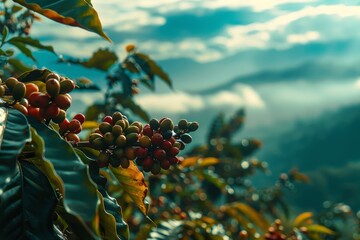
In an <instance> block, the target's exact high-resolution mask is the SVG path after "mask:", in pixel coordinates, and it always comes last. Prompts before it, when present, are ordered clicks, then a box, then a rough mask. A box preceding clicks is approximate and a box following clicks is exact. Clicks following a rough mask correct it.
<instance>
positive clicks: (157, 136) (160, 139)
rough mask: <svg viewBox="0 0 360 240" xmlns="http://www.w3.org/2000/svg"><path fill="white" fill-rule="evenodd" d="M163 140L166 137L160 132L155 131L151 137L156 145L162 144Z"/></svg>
mask: <svg viewBox="0 0 360 240" xmlns="http://www.w3.org/2000/svg"><path fill="white" fill-rule="evenodd" d="M163 140H164V138H163V136H162V135H161V134H160V133H155V134H154V135H153V136H152V138H151V143H152V144H153V145H154V146H161V144H162V142H163Z"/></svg>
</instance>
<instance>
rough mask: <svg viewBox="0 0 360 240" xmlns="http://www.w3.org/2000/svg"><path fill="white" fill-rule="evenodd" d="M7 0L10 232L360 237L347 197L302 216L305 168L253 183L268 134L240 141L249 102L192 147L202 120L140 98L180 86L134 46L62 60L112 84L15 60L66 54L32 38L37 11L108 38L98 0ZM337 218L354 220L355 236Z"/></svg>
mask: <svg viewBox="0 0 360 240" xmlns="http://www.w3.org/2000/svg"><path fill="white" fill-rule="evenodd" d="M1 2H2V7H1V8H0V13H1V15H0V23H1V25H0V30H1V33H2V37H1V45H0V57H1V59H0V60H1V74H0V76H1V80H0V239H9V240H12V239H49V240H50V239H136V240H142V239H152V240H160V239H196V240H198V239H199V240H202V239H242V240H245V239H264V240H270V239H274V240H282V239H294V240H295V239H296V240H300V239H339V237H341V236H345V237H349V236H350V237H353V238H354V239H356V237H358V236H359V226H360V224H359V216H358V215H355V214H353V212H352V211H351V209H350V208H349V207H347V206H346V205H344V204H333V205H332V204H330V203H328V204H327V205H326V208H325V209H324V210H323V211H322V212H320V213H319V215H315V214H313V213H312V212H304V213H300V214H299V215H297V216H294V213H293V212H291V209H290V208H289V206H288V205H287V204H286V201H285V198H284V194H285V192H286V191H290V192H291V191H292V190H293V189H294V187H295V184H296V183H297V182H302V183H307V182H308V181H309V179H308V177H307V176H306V175H304V174H302V173H301V172H299V171H298V170H297V169H293V170H290V171H289V172H288V173H282V174H281V175H280V176H279V179H278V181H276V182H275V183H274V185H273V186H271V187H267V188H263V189H258V188H256V187H254V186H252V184H251V181H250V177H251V176H252V175H253V174H255V172H256V171H257V170H260V171H263V172H266V171H268V165H267V163H266V162H262V161H259V160H257V159H256V158H254V157H253V153H254V152H256V151H257V150H258V149H259V148H260V147H261V142H260V141H259V140H256V139H241V140H240V141H238V142H235V143H234V141H233V137H234V135H235V134H236V133H237V132H238V131H239V130H240V129H241V127H242V126H243V124H244V121H245V111H244V110H243V109H240V110H239V111H237V112H236V113H235V114H234V115H233V116H232V117H231V118H230V119H229V120H226V118H225V115H224V114H219V115H218V116H217V117H216V118H215V119H214V120H213V123H212V125H211V126H210V128H209V133H208V137H207V139H206V142H205V144H203V145H200V146H195V147H192V148H190V146H189V145H188V144H190V143H191V142H192V136H191V134H192V133H193V132H195V131H197V129H198V128H199V124H198V123H197V122H196V121H193V120H191V121H189V120H186V119H180V120H177V121H174V120H172V119H170V118H168V117H164V118H162V119H154V118H150V117H149V115H148V114H147V113H146V112H145V111H144V110H143V109H142V108H141V107H140V106H139V105H137V104H136V102H135V100H134V97H133V96H134V95H136V94H139V93H140V88H141V87H147V88H148V89H150V90H151V91H155V81H157V80H161V81H163V82H164V83H165V84H167V85H168V86H169V88H170V89H172V88H173V85H172V80H171V79H170V77H169V76H168V74H167V73H166V72H165V71H164V70H163V69H162V68H161V67H160V66H159V65H158V64H157V63H156V62H155V61H154V60H153V59H151V58H150V56H148V55H146V54H144V53H141V52H139V51H138V48H137V47H136V46H135V45H133V44H129V45H127V46H126V52H127V56H126V57H125V59H123V60H122V61H119V57H118V56H117V54H116V53H114V52H112V51H110V50H109V49H99V50H97V51H96V52H95V53H93V55H92V56H91V57H89V58H88V59H78V58H74V57H64V58H63V57H61V58H59V64H60V63H64V62H65V63H70V64H79V65H82V66H83V67H86V68H95V69H98V70H100V71H104V72H106V73H107V77H106V80H107V86H105V87H104V86H98V85H96V84H94V83H93V81H91V80H90V79H87V78H82V79H70V78H69V77H67V76H62V75H61V74H59V73H56V72H54V71H51V70H49V69H36V68H31V67H28V66H26V65H25V64H23V63H22V62H21V61H20V60H19V59H17V58H16V57H14V55H13V54H14V50H13V47H15V48H16V52H17V53H18V54H23V55H25V56H26V57H28V58H30V59H32V60H33V61H34V63H36V59H35V57H34V55H33V54H32V49H33V48H35V49H40V50H45V51H49V52H52V53H54V54H56V53H55V51H54V49H53V47H52V46H46V45H43V44H42V43H40V41H39V40H37V39H34V38H31V37H30V35H31V31H30V30H31V27H32V24H33V22H34V21H35V20H38V19H40V18H39V17H38V15H42V16H44V17H47V18H49V19H52V20H54V21H57V22H59V23H61V24H66V25H69V26H73V27H74V26H75V27H80V28H83V29H85V30H88V31H92V32H95V33H97V34H98V35H100V36H101V37H103V38H104V39H106V40H109V38H108V37H107V35H106V34H105V33H104V32H103V30H102V27H101V22H100V20H99V18H98V15H97V13H96V10H95V9H94V8H93V6H92V5H91V3H90V1H82V0H75V1H74V0H72V1H70V0H62V1H53V2H52V4H48V3H46V1H39V0H32V1H24V0H14V1H13V2H11V1H6V0H2V1H1ZM69 9H71V11H69ZM103 89H106V90H105V92H104V98H103V99H101V100H100V102H96V103H95V104H94V105H92V106H88V109H87V110H86V111H85V112H84V113H76V114H75V115H73V114H72V115H71V114H70V113H69V108H70V107H71V105H72V96H71V95H72V93H73V92H74V91H101V90H103ZM134 119H138V120H134ZM185 150H187V152H186V154H185V153H184V151H185ZM339 219H341V221H340V224H341V223H345V221H348V220H349V219H351V221H352V225H351V226H352V227H351V230H349V231H351V232H352V233H353V234H352V235H351V234H349V233H348V232H347V233H346V232H344V231H342V229H343V227H339ZM343 225H344V224H343ZM343 225H341V226H343ZM348 239H350V238H348Z"/></svg>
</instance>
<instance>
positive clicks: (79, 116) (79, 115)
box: [73, 113, 85, 124]
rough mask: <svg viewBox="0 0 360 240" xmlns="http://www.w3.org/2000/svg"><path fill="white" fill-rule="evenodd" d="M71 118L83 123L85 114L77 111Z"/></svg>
mask: <svg viewBox="0 0 360 240" xmlns="http://www.w3.org/2000/svg"><path fill="white" fill-rule="evenodd" d="M73 119H76V120H78V121H79V122H80V123H81V124H83V123H84V122H85V115H84V114H82V113H78V114H76V115H75V116H74V117H73Z"/></svg>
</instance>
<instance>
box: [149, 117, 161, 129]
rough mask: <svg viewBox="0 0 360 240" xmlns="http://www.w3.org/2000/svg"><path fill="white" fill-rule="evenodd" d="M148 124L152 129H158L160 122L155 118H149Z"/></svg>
mask: <svg viewBox="0 0 360 240" xmlns="http://www.w3.org/2000/svg"><path fill="white" fill-rule="evenodd" d="M149 124H150V127H151V129H152V130H158V128H159V126H160V123H159V121H158V120H157V119H155V118H153V119H151V120H150V122H149Z"/></svg>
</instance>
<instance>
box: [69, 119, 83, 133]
mask: <svg viewBox="0 0 360 240" xmlns="http://www.w3.org/2000/svg"><path fill="white" fill-rule="evenodd" d="M79 128H81V123H80V121H79V120H77V119H73V120H71V121H70V123H69V126H68V129H69V131H70V132H75V131H78V130H79Z"/></svg>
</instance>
